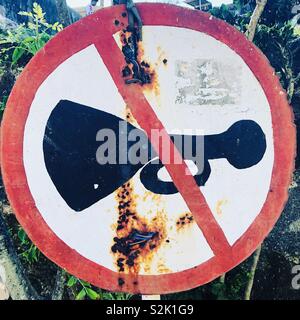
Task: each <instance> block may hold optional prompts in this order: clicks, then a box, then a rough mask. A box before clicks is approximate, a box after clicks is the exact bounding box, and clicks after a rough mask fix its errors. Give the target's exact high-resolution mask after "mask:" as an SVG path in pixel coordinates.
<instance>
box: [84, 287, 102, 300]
mask: <svg viewBox="0 0 300 320" xmlns="http://www.w3.org/2000/svg"><path fill="white" fill-rule="evenodd" d="M86 293H87V295H88V296H89V298H90V299H92V300H97V299H99V294H98V293H97V292H96V291H94V290H93V289H90V288H86Z"/></svg>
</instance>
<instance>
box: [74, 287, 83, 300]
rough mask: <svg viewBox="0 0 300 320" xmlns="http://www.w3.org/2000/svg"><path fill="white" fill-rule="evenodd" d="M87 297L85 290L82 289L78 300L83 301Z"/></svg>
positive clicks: (77, 297)
mask: <svg viewBox="0 0 300 320" xmlns="http://www.w3.org/2000/svg"><path fill="white" fill-rule="evenodd" d="M85 296H86V292H85V290H84V289H82V290H81V291H80V292H79V293H78V294H77V296H76V298H75V299H76V300H83V299H84V298H85Z"/></svg>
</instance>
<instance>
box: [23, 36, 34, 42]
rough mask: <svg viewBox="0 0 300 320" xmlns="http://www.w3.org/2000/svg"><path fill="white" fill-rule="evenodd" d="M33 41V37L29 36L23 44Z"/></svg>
mask: <svg viewBox="0 0 300 320" xmlns="http://www.w3.org/2000/svg"><path fill="white" fill-rule="evenodd" d="M34 40H35V39H34V37H31V36H29V37H27V38H25V39H24V40H23V43H28V42H33V41H34Z"/></svg>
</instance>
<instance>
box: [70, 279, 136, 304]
mask: <svg viewBox="0 0 300 320" xmlns="http://www.w3.org/2000/svg"><path fill="white" fill-rule="evenodd" d="M67 286H68V287H69V288H70V289H71V290H72V292H73V294H74V296H75V299H76V300H84V299H85V298H89V299H91V300H129V299H130V298H131V297H132V295H131V294H129V293H112V292H105V291H103V290H101V289H98V288H94V287H92V285H91V284H90V283H88V282H86V281H83V280H80V279H78V278H76V277H74V276H69V279H68V282H67Z"/></svg>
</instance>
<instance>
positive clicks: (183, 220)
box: [176, 212, 194, 231]
mask: <svg viewBox="0 0 300 320" xmlns="http://www.w3.org/2000/svg"><path fill="white" fill-rule="evenodd" d="M193 222H194V217H193V215H192V214H191V213H190V212H185V213H183V214H182V215H181V216H180V217H179V218H178V219H177V221H176V228H177V230H178V231H179V230H181V229H183V228H184V227H186V226H188V225H191V224H192V223H193Z"/></svg>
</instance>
